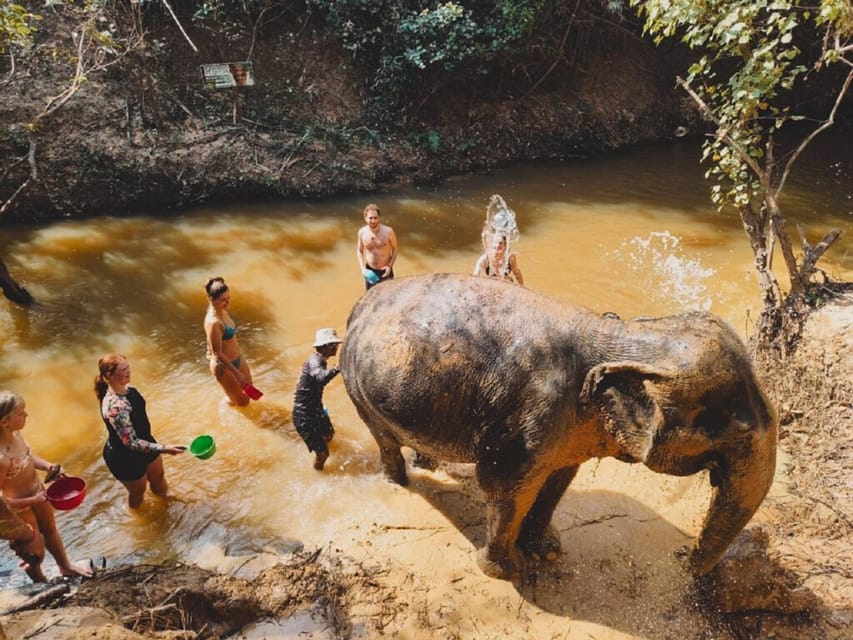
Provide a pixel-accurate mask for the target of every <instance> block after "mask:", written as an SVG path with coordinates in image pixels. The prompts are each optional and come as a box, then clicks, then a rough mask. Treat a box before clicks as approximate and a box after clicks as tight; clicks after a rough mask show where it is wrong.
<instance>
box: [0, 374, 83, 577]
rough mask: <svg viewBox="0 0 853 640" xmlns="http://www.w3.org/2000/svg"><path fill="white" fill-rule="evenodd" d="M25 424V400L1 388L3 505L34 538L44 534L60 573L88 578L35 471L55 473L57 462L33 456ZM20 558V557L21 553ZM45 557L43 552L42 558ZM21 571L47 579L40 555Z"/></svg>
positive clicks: (0, 479) (26, 561)
mask: <svg viewBox="0 0 853 640" xmlns="http://www.w3.org/2000/svg"><path fill="white" fill-rule="evenodd" d="M26 423H27V405H26V402H24V399H23V398H22V397H21V396H19V395H18V394H17V393H12V392H11V391H0V451H2V453H0V491H2V493H3V499H4V500H5V504H6V505H8V506H9V508H10V509H11V510H12V511H13V512H14V514H15V515H17V516H18V517H19V518H20V519H21V520H23V521H24V522H25V523H26V524H28V525H29V526H30V527H31V528H32V530H33V534H34V535H33V540H35V537H36V536H37V535H38V534H42V535H44V546H45V547H47V550H48V551H50V555H52V556H53V559H54V560H56V565H57V566H58V567H59V573H60V574H61V575H63V576H82V577H84V578H89V577H91V576H92V573H93V572H92V571H91V570H90V569H89V568H88V567H83V566H78V565H75V564H72V563H71V560H70V559H69V558H68V554H67V553H66V551H65V545H64V544H63V543H62V537H61V536H60V535H59V530H58V529H57V528H56V519H55V518H54V516H53V507H52V506H51V505H50V503H49V502H48V501H47V496H46V495H45V489H44V484H42V481H41V479H40V478H39V477H38V474H37V473H36V471H37V470H39V471H47V472H49V473H51V475H54V476H55V475H57V474H56V473H52V472H54V470H56V471H58V470H59V465H53V464H51V463H49V462H47V461H46V460H43V459H42V458H40V457H38V456H37V455H35V454H34V453H33V452H32V451H31V450H30V447H29V445H28V444H27V443H26V441H25V440H24V439H23V438H22V437H21V434H20V433H19V432H20V431H21V430H22V429H23V428H24V426H26ZM22 557H23V556H22ZM43 557H44V556H43V555H42V558H43ZM24 570H25V571H26V573H27V575H28V576H29V577H30V579H31V580H32V581H33V582H47V578H46V577H45V575H44V573H43V572H42V569H41V558H38V557H37V555H35V554H34V555H33V556H32V557H31V558H25V559H24Z"/></svg>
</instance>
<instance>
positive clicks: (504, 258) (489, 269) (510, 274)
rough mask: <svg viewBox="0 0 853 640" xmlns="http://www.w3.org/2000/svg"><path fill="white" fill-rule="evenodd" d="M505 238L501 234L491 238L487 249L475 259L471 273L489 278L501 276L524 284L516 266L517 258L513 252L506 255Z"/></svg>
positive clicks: (519, 270)
mask: <svg viewBox="0 0 853 640" xmlns="http://www.w3.org/2000/svg"><path fill="white" fill-rule="evenodd" d="M506 245H507V238H506V236H503V235H495V236H493V237H492V239H491V243H490V245H489V250H488V251H486V253H484V254H483V255H481V256H480V258H479V259H478V260H477V264H475V265H474V272H473V275H475V276H486V277H489V278H503V279H504V280H508V281H509V282H515V283H516V284H520V285H523V284H524V276H522V275H521V269H519V268H518V259H517V258H516V257H515V253H513V252H510V253H509V255H507V250H506Z"/></svg>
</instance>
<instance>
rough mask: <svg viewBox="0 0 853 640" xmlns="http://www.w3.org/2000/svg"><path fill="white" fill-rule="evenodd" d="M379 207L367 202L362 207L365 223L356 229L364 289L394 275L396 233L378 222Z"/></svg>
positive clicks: (357, 252) (357, 249)
mask: <svg viewBox="0 0 853 640" xmlns="http://www.w3.org/2000/svg"><path fill="white" fill-rule="evenodd" d="M380 215H381V214H380V213H379V207H377V206H376V205H375V204H369V205H367V206H366V207H365V208H364V221H365V222H366V223H367V224H366V225H364V226H363V227H362V228H361V229H359V230H358V244H357V246H356V251H355V253H356V257H357V258H358V267H359V269H360V270H361V275H362V277H363V278H364V286H365V290H367V289H370V288H371V287H372V286H374V285H376V284H379V283H380V282H382V281H384V280H391V279H392V278H393V277H394V263H395V262H396V261H397V254H398V247H397V235H396V234H395V233H394V229H392V228H391V227H389V226H388V225H385V224H381V223H380V222H379V216H380Z"/></svg>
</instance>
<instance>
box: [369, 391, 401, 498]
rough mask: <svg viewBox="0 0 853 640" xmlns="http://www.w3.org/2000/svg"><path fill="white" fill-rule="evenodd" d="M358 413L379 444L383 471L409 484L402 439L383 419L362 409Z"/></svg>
mask: <svg viewBox="0 0 853 640" xmlns="http://www.w3.org/2000/svg"><path fill="white" fill-rule="evenodd" d="M356 408H357V407H356ZM358 414H359V416H360V417H361V419H362V421H363V422H364V423H365V424H366V425H367V428H368V429H370V433H371V434H372V435H373V439H374V440H376V444H377V445H379V456H380V457H381V459H382V471H383V473H384V474H385V477H386V478H388V479H389V480H390V481H391V482H396V483H397V484H399V485H401V486H403V487H405V486H406V485H408V484H409V476H408V474H407V473H406V460H405V458H403V453H402V452H401V451H400V447H401V444H400V441H399V440H398V439H397V437H396V436H394V435H393V434H392V433H391V432H390V431H389V430H388V429H387V428H386V427H385V425H384V424H382V422H381V420H377V419H376V418H374V417H372V416H369V415H366V414H364V413H362V411H361V410H360V409H358Z"/></svg>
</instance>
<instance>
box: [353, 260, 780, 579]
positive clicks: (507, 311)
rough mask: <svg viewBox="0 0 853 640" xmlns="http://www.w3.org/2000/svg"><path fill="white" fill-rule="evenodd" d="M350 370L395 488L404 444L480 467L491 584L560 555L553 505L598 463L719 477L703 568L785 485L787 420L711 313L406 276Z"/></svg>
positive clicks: (358, 336) (360, 340)
mask: <svg viewBox="0 0 853 640" xmlns="http://www.w3.org/2000/svg"><path fill="white" fill-rule="evenodd" d="M340 362H341V370H342V374H343V379H344V383H345V386H346V389H347V392H348V393H349V395H350V397H351V398H352V401H353V403H354V404H355V406H356V409H357V410H358V413H359V416H360V417H361V419H362V420H363V421H364V422H365V424H366V425H367V427H368V428H369V429H370V431H371V433H372V434H373V437H374V438H375V439H376V442H377V443H378V445H379V449H380V454H381V457H382V465H383V469H384V473H385V475H386V476H387V477H388V478H389V479H391V480H393V481H394V482H397V483H399V484H401V485H405V484H407V482H408V478H407V475H406V465H405V461H404V459H403V456H402V454H401V451H400V447H401V446H408V447H411V448H413V449H415V450H416V451H417V452H418V453H419V454H421V455H424V456H429V457H431V458H435V459H440V460H447V461H455V462H472V463H476V477H477V481H478V483H479V485H480V486H481V487H482V489H483V492H484V494H485V501H486V529H487V531H486V535H487V541H486V546H485V547H484V548H483V549H481V550H480V552H479V556H478V562H479V564H480V566H481V568H482V569H483V571H485V572H486V573H487V574H489V575H491V576H495V577H502V578H509V577H511V576H512V575H513V574H514V573H516V572H517V571H518V569H519V568H520V565H519V563H520V562H521V561H522V560H523V557H522V556H520V555H519V554H518V548H519V547H520V548H521V549H522V550H523V551H526V552H529V553H539V554H541V553H546V552H547V551H548V545H549V544H553V543H554V542H555V541H554V540H551V539H549V536H546V528H547V527H548V524H549V522H550V520H551V516H552V514H553V512H554V509H555V508H556V506H557V503H558V502H559V500H560V498H561V496H562V495H563V492H564V491H565V489H566V487H567V486H568V485H569V483H570V482H571V481H572V479H573V478H574V476H575V474H576V472H577V470H578V467H579V466H580V464H581V463H583V462H584V461H586V460H589V459H590V458H603V457H606V456H613V457H616V458H618V459H619V460H623V461H625V462H642V463H643V464H645V465H646V466H647V467H649V468H650V469H652V470H654V471H657V472H660V473H667V474H672V475H688V474H693V473H696V472H698V471H700V470H702V469H708V470H710V474H709V476H710V480H711V484H712V486H713V491H712V498H711V504H710V507H709V510H708V514H707V515H706V517H705V521H704V523H703V525H702V530H701V532H700V535H699V538H698V541H697V543H696V547H695V549H694V550H693V552H692V554H691V556H690V567H691V569H692V571H693V572H695V573H696V574H704V573H707V572H708V571H710V570H711V569H712V568H713V566H714V565H715V564H716V562H717V561H718V560H719V558H720V557H721V556H722V554H723V553H724V552H725V550H726V548H727V547H728V545H729V544H730V543H731V542H732V540H733V539H734V537H735V536H736V535H737V534H738V532H740V530H741V529H742V528H743V527H744V526H745V525H746V523H747V522H748V521H749V519H750V518H751V517H752V515H753V513H754V512H755V510H756V509H757V508H758V506H759V505H760V504H761V502H762V500H763V499H764V496H765V495H766V493H767V491H768V489H769V488H770V485H771V483H772V480H773V473H774V470H775V465H776V437H777V436H776V433H777V424H776V418H775V414H774V412H773V409H772V408H771V406H770V404H769V403H768V401H767V399H766V398H765V396H764V394H763V393H762V392H761V390H760V388H759V386H758V384H757V382H756V380H755V377H754V374H753V372H752V367H751V364H750V361H749V357H748V355H747V353H746V350H745V348H744V346H743V344H742V342H741V341H740V339H739V338H738V337H737V335H736V334H735V333H734V332H733V331H732V330H731V328H729V327H728V326H727V325H726V324H725V323H723V322H722V321H721V320H719V319H718V318H716V317H714V316H711V315H708V314H704V313H688V314H683V315H678V316H672V317H667V318H659V319H637V320H633V321H622V320H620V319H618V318H611V317H602V316H601V315H600V314H598V313H596V312H593V311H591V310H589V309H587V308H584V307H579V306H574V305H569V304H565V303H561V302H558V301H556V300H553V299H550V298H547V297H545V296H543V295H540V294H537V293H535V292H533V291H531V290H529V289H525V288H523V287H519V286H515V285H512V284H508V283H504V282H499V281H495V280H492V279H489V278H475V277H471V276H462V275H452V274H437V275H430V276H419V277H413V278H402V279H398V280H393V281H389V282H385V283H382V284H381V285H380V286H377V287H374V288H373V289H371V290H370V291H369V292H367V293H366V294H365V295H364V296H363V297H362V298H361V299H360V300H359V301H358V302H357V303H356V305H355V307H354V308H353V310H352V312H351V314H350V317H349V320H348V324H347V336H346V339H345V340H344V344H343V348H342V351H341V358H340ZM557 544H558V542H557ZM552 550H553V548H552Z"/></svg>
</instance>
